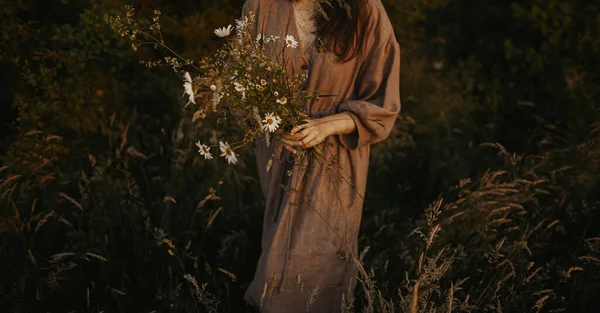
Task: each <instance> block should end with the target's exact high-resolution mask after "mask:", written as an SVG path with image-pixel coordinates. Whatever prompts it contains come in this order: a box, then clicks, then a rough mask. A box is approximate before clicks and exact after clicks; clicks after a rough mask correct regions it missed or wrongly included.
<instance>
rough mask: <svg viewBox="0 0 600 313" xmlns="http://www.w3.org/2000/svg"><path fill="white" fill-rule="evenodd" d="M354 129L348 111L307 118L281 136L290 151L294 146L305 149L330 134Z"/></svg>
mask: <svg viewBox="0 0 600 313" xmlns="http://www.w3.org/2000/svg"><path fill="white" fill-rule="evenodd" d="M355 129H356V124H354V120H353V119H352V117H351V116H350V115H349V114H348V113H339V114H334V115H329V116H326V117H322V118H307V119H305V120H304V123H302V124H300V125H297V126H296V127H294V128H293V129H292V131H291V132H290V133H289V134H284V135H283V136H282V141H283V145H284V147H285V148H286V149H288V150H289V151H290V152H292V153H294V154H295V153H296V152H297V151H296V149H295V148H296V147H300V148H303V149H307V148H310V147H314V146H316V145H318V144H320V143H322V142H323V141H325V139H327V137H329V136H331V135H341V134H348V133H351V132H353V131H354V130H355Z"/></svg>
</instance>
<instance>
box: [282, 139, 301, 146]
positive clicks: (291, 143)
mask: <svg viewBox="0 0 600 313" xmlns="http://www.w3.org/2000/svg"><path fill="white" fill-rule="evenodd" d="M281 141H282V142H283V144H285V145H288V146H290V147H299V146H301V145H302V142H300V141H299V140H290V139H286V138H281Z"/></svg>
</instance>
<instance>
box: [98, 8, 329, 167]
mask: <svg viewBox="0 0 600 313" xmlns="http://www.w3.org/2000/svg"><path fill="white" fill-rule="evenodd" d="M159 19H160V12H159V11H155V12H154V18H153V20H152V22H149V23H147V25H146V26H147V27H146V29H145V28H144V27H142V26H141V23H139V22H138V21H136V20H135V18H134V12H133V8H132V7H131V6H128V7H127V10H126V17H125V19H122V18H121V17H119V16H108V17H106V20H107V22H108V23H109V25H110V26H111V27H112V28H113V29H115V30H116V31H117V32H119V33H120V34H121V35H122V36H124V37H125V36H126V37H128V38H129V39H130V40H131V42H132V48H133V49H134V50H137V49H138V47H139V46H141V45H143V44H152V45H154V47H155V48H157V49H158V48H163V49H166V50H167V51H169V52H170V53H171V54H172V56H169V57H165V58H164V59H162V60H157V61H143V62H142V63H144V64H145V65H146V66H148V67H154V66H159V65H168V66H170V67H172V68H173V70H175V71H179V72H181V73H182V76H183V89H184V90H183V95H184V96H186V98H187V103H186V104H185V106H186V107H191V108H194V111H195V113H194V116H193V119H192V120H193V121H196V120H198V119H204V118H207V116H217V117H218V118H219V121H220V122H221V123H225V124H226V125H227V126H226V127H229V129H233V130H234V134H235V135H233V137H232V138H228V139H221V140H219V146H218V148H219V150H220V155H221V156H222V157H224V158H225V159H226V160H227V162H228V163H230V164H235V163H237V154H236V153H235V151H236V150H238V149H240V148H242V147H244V146H247V145H248V144H251V143H255V142H257V141H260V140H265V141H266V143H267V145H268V144H270V142H271V140H272V138H273V137H274V136H280V134H281V132H282V131H290V130H291V129H292V128H293V127H294V126H295V125H298V124H299V123H302V121H303V120H304V119H305V118H306V113H305V104H306V102H307V101H310V100H312V99H315V98H316V97H317V94H316V93H314V92H310V91H306V90H304V89H303V86H304V82H305V80H306V75H305V74H300V75H294V76H291V75H289V74H288V73H287V71H286V59H285V55H286V53H285V50H286V49H295V48H297V47H298V42H297V41H296V39H295V38H294V37H293V36H291V35H287V36H286V37H285V38H279V37H277V36H268V37H267V36H263V35H262V34H257V33H255V32H254V29H253V25H254V15H253V14H252V13H250V14H249V15H248V16H246V17H244V18H243V19H242V20H237V21H236V25H235V27H234V26H232V25H229V26H227V27H223V28H219V29H216V30H215V31H214V33H215V35H216V36H218V37H221V38H223V40H224V43H223V44H222V46H221V47H220V48H219V49H218V50H217V51H216V53H215V54H214V55H213V56H212V57H205V58H203V59H202V60H200V62H194V61H192V60H188V59H185V58H183V57H180V56H179V54H177V53H176V52H174V51H173V50H171V49H170V48H169V47H168V46H166V45H165V44H164V41H163V38H162V34H161V32H160V29H161V28H160V23H159ZM148 24H149V25H148ZM147 40H149V41H147ZM280 40H284V44H283V45H282V46H283V50H282V51H279V52H278V53H276V55H275V56H273V55H272V53H271V55H269V54H268V52H267V51H269V49H270V51H273V48H274V47H275V45H276V44H277V43H280ZM183 68H188V69H189V71H183V70H182V69H183ZM190 71H192V72H194V73H195V74H191V73H190ZM230 142H231V144H230ZM196 146H197V147H198V149H199V153H200V154H201V155H202V156H204V158H205V159H213V155H212V152H211V148H213V147H212V146H210V145H206V144H205V143H203V141H202V140H199V141H198V142H197V143H196ZM308 152H311V154H314V155H318V153H317V152H318V149H311V150H309V151H308ZM302 156H306V153H304V154H300V155H299V156H298V157H302Z"/></svg>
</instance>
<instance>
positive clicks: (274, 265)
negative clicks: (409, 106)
mask: <svg viewBox="0 0 600 313" xmlns="http://www.w3.org/2000/svg"><path fill="white" fill-rule="evenodd" d="M366 2H367V5H366V8H365V9H366V10H367V14H366V17H367V18H366V23H364V24H363V26H364V31H365V37H364V38H365V39H364V42H363V43H362V45H361V50H360V51H361V52H360V54H359V55H358V56H357V57H355V58H354V59H352V60H350V61H349V62H346V63H339V62H337V59H336V56H335V54H334V53H332V52H323V51H321V50H319V49H316V48H315V45H314V44H312V43H311V42H312V40H301V42H306V44H301V45H300V46H299V47H298V48H295V49H293V48H284V46H283V43H280V44H279V46H278V47H276V48H274V50H273V55H275V52H274V51H280V50H279V49H285V51H286V52H285V53H286V55H287V58H288V60H289V63H288V70H289V72H290V73H301V72H302V71H306V72H307V73H308V78H307V81H306V88H307V89H309V90H316V91H318V92H319V93H321V94H327V95H333V96H329V97H323V98H319V99H318V100H316V101H313V102H311V103H307V107H306V109H307V112H308V114H309V116H310V117H315V118H317V117H322V116H327V115H331V114H336V113H340V112H348V113H349V114H350V115H351V117H352V119H353V120H354V122H355V124H356V131H354V132H353V133H351V134H347V135H335V136H330V137H329V138H327V139H326V141H325V145H324V148H323V150H324V160H325V161H324V162H312V164H300V165H299V164H294V162H293V159H292V158H291V157H290V155H289V152H287V151H286V150H285V149H283V148H282V146H281V144H280V143H279V142H278V141H274V142H271V144H270V145H268V146H267V144H266V143H264V142H263V143H258V144H257V146H256V159H257V165H258V170H259V178H260V184H261V187H262V191H263V195H264V196H265V198H266V208H265V215H264V225H263V236H262V244H261V247H262V253H261V256H260V259H259V260H258V266H257V269H256V273H255V276H254V280H253V281H252V282H251V284H250V286H249V287H248V290H247V292H246V295H245V299H246V301H247V302H249V303H250V304H252V305H254V306H257V307H259V308H260V311H261V312H265V313H266V312H269V313H271V312H275V313H279V312H317V313H322V312H323V313H324V312H339V311H340V309H341V304H342V299H343V298H345V299H349V298H351V297H352V294H353V290H354V288H355V286H356V275H357V270H356V266H355V264H354V261H353V260H354V258H355V257H357V253H358V230H359V226H360V220H361V215H362V208H363V195H364V192H365V188H366V183H367V170H368V165H369V151H370V145H371V144H373V143H376V142H378V141H381V140H383V139H385V138H386V137H387V136H388V134H389V133H390V131H391V129H392V127H393V126H394V122H395V121H396V118H397V115H398V113H399V111H400V91H399V85H400V81H399V79H400V78H399V74H400V47H399V45H398V43H397V41H396V38H395V36H394V32H393V29H392V26H391V23H390V21H389V18H388V16H387V14H386V12H385V10H384V7H383V5H382V4H381V2H380V0H367V1H366ZM296 5H297V4H296V3H295V2H292V1H289V0H248V1H247V2H246V4H245V5H244V11H243V15H247V14H249V13H250V12H252V13H253V14H254V15H255V21H256V25H255V26H256V31H257V32H258V33H262V34H263V36H279V37H280V38H281V39H283V38H285V36H286V35H292V36H294V37H295V38H296V39H298V38H299V29H298V27H297V23H296V22H297V21H296V12H297V10H295V8H294V7H295V6H296ZM303 35H304V36H303V39H306V38H305V35H306V34H303ZM281 41H282V40H280V42H281ZM309 44H310V46H307V45H309ZM270 160H271V161H270ZM269 163H271V165H270V167H269V166H268V164H269ZM307 166H309V168H310V171H309V172H308V173H307V172H305V169H306V167H307Z"/></svg>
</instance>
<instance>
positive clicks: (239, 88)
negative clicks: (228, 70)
mask: <svg viewBox="0 0 600 313" xmlns="http://www.w3.org/2000/svg"><path fill="white" fill-rule="evenodd" d="M233 85H234V86H235V90H236V91H239V92H243V91H245V90H246V87H244V85H242V84H240V83H238V82H233Z"/></svg>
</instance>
